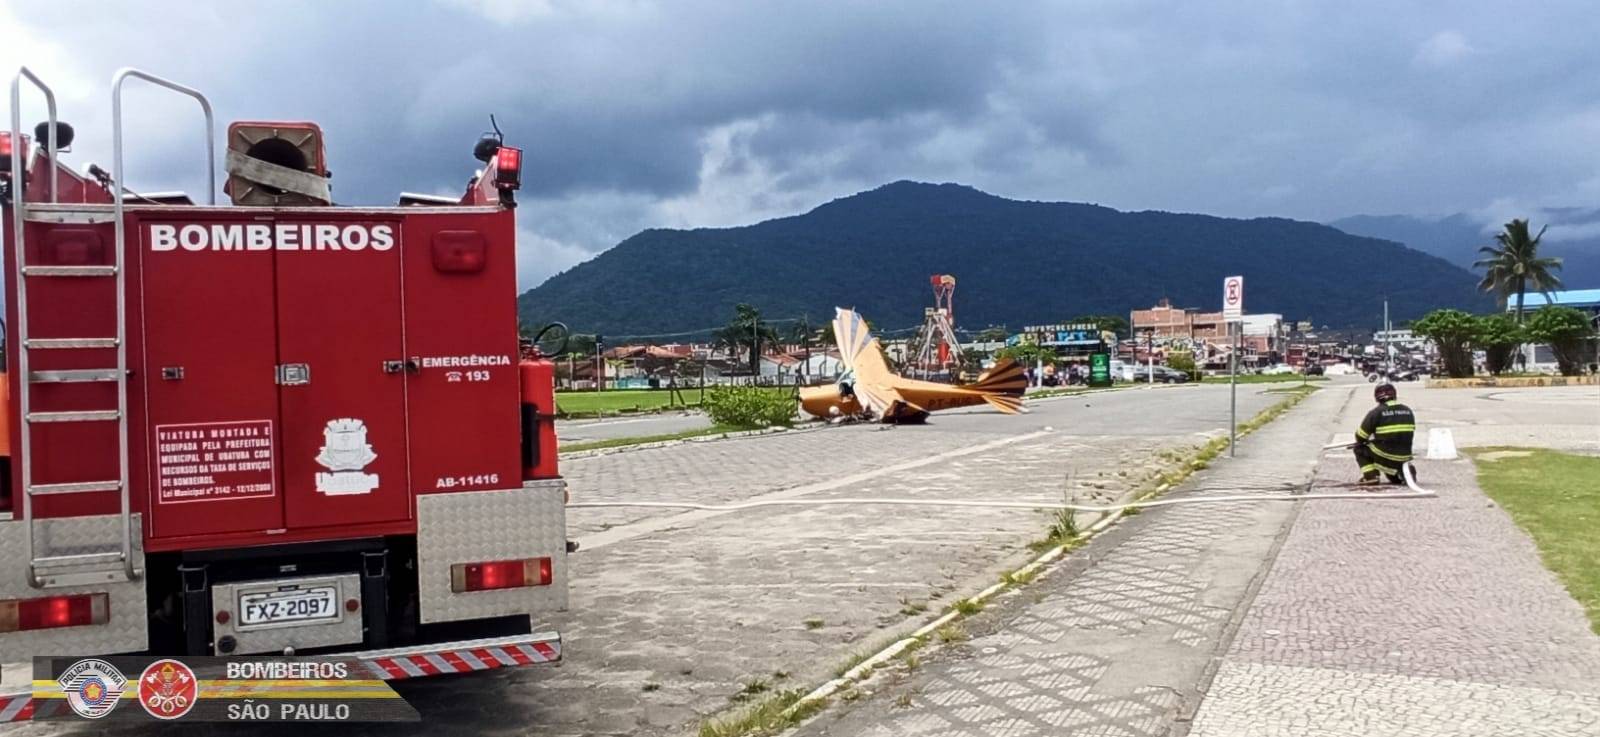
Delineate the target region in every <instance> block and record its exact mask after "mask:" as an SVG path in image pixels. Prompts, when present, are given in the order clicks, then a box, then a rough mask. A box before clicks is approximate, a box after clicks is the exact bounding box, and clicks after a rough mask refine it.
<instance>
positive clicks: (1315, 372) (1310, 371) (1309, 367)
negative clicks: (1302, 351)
mask: <svg viewBox="0 0 1600 737" xmlns="http://www.w3.org/2000/svg"><path fill="white" fill-rule="evenodd" d="M1321 375H1322V364H1320V363H1311V364H1306V376H1321Z"/></svg>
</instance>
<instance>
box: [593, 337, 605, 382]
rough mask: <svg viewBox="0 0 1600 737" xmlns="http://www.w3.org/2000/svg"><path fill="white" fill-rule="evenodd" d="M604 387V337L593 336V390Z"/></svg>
mask: <svg viewBox="0 0 1600 737" xmlns="http://www.w3.org/2000/svg"><path fill="white" fill-rule="evenodd" d="M605 388H606V339H605V336H602V335H596V336H594V390H595V391H597V392H599V391H605Z"/></svg>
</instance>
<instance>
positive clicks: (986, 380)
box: [965, 358, 1028, 397]
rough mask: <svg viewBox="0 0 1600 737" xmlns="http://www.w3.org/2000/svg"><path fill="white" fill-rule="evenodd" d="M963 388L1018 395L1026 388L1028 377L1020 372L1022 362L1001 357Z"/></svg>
mask: <svg viewBox="0 0 1600 737" xmlns="http://www.w3.org/2000/svg"><path fill="white" fill-rule="evenodd" d="M965 388H967V389H976V390H977V391H981V392H990V393H993V394H997V395H1001V396H1005V397H1020V396H1022V393H1023V392H1024V391H1025V390H1027V388H1028V377H1027V376H1026V375H1024V374H1023V373H1022V364H1019V363H1017V362H1016V361H1013V360H1011V359H1009V358H1002V359H1000V361H999V362H997V363H995V365H994V368H991V369H989V370H988V371H985V372H983V374H982V375H981V376H979V377H978V380H977V381H975V382H973V383H971V384H968V385H967V386H966V387H965Z"/></svg>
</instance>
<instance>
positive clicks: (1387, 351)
mask: <svg viewBox="0 0 1600 737" xmlns="http://www.w3.org/2000/svg"><path fill="white" fill-rule="evenodd" d="M1389 330H1390V328H1389V298H1388V297H1384V298H1383V366H1384V371H1383V373H1384V374H1385V378H1387V375H1388V374H1392V373H1394V350H1393V349H1391V348H1390V347H1389V338H1390V337H1391V336H1390V335H1389Z"/></svg>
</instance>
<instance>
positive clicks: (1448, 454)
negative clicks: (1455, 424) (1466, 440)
mask: <svg viewBox="0 0 1600 737" xmlns="http://www.w3.org/2000/svg"><path fill="white" fill-rule="evenodd" d="M1427 459H1428V460H1430V461H1453V460H1455V459H1456V439H1455V436H1454V435H1451V434H1450V428H1448V427H1435V428H1431V429H1429V430H1428V455H1427Z"/></svg>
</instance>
